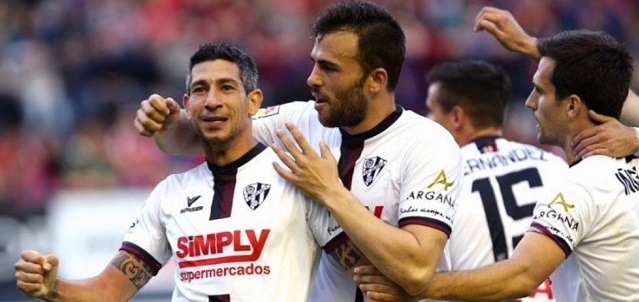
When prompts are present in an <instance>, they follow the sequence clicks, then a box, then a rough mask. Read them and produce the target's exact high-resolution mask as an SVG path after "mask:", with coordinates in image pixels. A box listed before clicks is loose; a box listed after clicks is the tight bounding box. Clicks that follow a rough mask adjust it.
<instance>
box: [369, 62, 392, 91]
mask: <svg viewBox="0 0 639 302" xmlns="http://www.w3.org/2000/svg"><path fill="white" fill-rule="evenodd" d="M366 81H367V83H368V87H369V90H370V91H371V92H373V93H377V92H381V91H382V90H384V89H386V87H387V86H388V72H386V69H384V68H376V69H375V70H373V71H371V72H370V73H369V74H368V78H367V80H366Z"/></svg>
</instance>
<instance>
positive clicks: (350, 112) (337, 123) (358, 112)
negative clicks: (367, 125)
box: [320, 78, 368, 128]
mask: <svg viewBox="0 0 639 302" xmlns="http://www.w3.org/2000/svg"><path fill="white" fill-rule="evenodd" d="M363 86H364V78H362V79H361V80H360V81H358V82H357V83H355V84H354V85H353V86H351V87H348V88H347V89H344V90H342V91H340V92H339V93H337V94H336V95H335V99H334V100H333V102H332V103H331V105H330V106H329V108H330V109H329V112H328V113H329V114H328V115H327V116H326V117H324V118H322V117H321V115H320V123H321V124H322V125H323V126H324V127H329V128H332V127H354V126H357V125H358V124H360V123H361V122H362V121H364V119H365V118H366V113H367V112H368V102H367V101H366V98H365V97H364V93H363V91H362V90H363V88H362V87H363Z"/></svg>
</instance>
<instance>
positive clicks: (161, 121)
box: [134, 94, 181, 137]
mask: <svg viewBox="0 0 639 302" xmlns="http://www.w3.org/2000/svg"><path fill="white" fill-rule="evenodd" d="M180 116H181V113H180V105H179V104H178V103H177V102H176V101H174V100H173V99H172V98H164V97H162V96H160V95H157V94H153V95H151V96H150V97H149V98H148V99H146V100H144V101H142V102H141V103H140V109H138V111H137V113H136V117H135V121H134V125H135V128H136V129H137V130H138V133H140V134H141V135H144V136H148V137H151V136H153V135H155V134H156V133H159V132H163V131H165V130H166V129H169V128H171V127H174V126H175V125H177V124H178V122H179V121H180Z"/></svg>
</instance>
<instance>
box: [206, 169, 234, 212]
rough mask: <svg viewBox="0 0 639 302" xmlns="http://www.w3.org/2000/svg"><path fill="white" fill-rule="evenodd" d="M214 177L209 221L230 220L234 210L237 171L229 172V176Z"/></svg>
mask: <svg viewBox="0 0 639 302" xmlns="http://www.w3.org/2000/svg"><path fill="white" fill-rule="evenodd" d="M213 175H214V176H213V202H212V203H211V215H210V216H209V220H215V219H223V218H229V217H231V211H232V210H233V195H234V193H235V184H236V183H237V169H235V170H231V171H228V174H215V173H213Z"/></svg>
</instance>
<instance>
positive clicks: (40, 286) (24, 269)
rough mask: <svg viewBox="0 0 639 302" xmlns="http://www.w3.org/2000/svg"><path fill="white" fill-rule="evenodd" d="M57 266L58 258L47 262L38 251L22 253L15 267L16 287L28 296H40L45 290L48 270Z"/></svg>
mask: <svg viewBox="0 0 639 302" xmlns="http://www.w3.org/2000/svg"><path fill="white" fill-rule="evenodd" d="M48 261H51V262H48ZM55 266H57V258H55V259H51V260H47V258H46V257H44V256H43V255H41V254H40V253H38V252H36V251H24V252H22V253H21V254H20V259H19V260H18V262H16V264H15V265H14V268H15V270H16V273H15V278H16V286H17V287H18V289H19V290H21V291H22V292H24V293H25V294H27V295H30V296H37V295H39V293H40V292H41V291H43V290H44V289H45V286H44V274H45V273H46V271H47V270H48V269H51V268H53V267H55ZM45 267H46V268H48V269H46V268H45Z"/></svg>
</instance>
